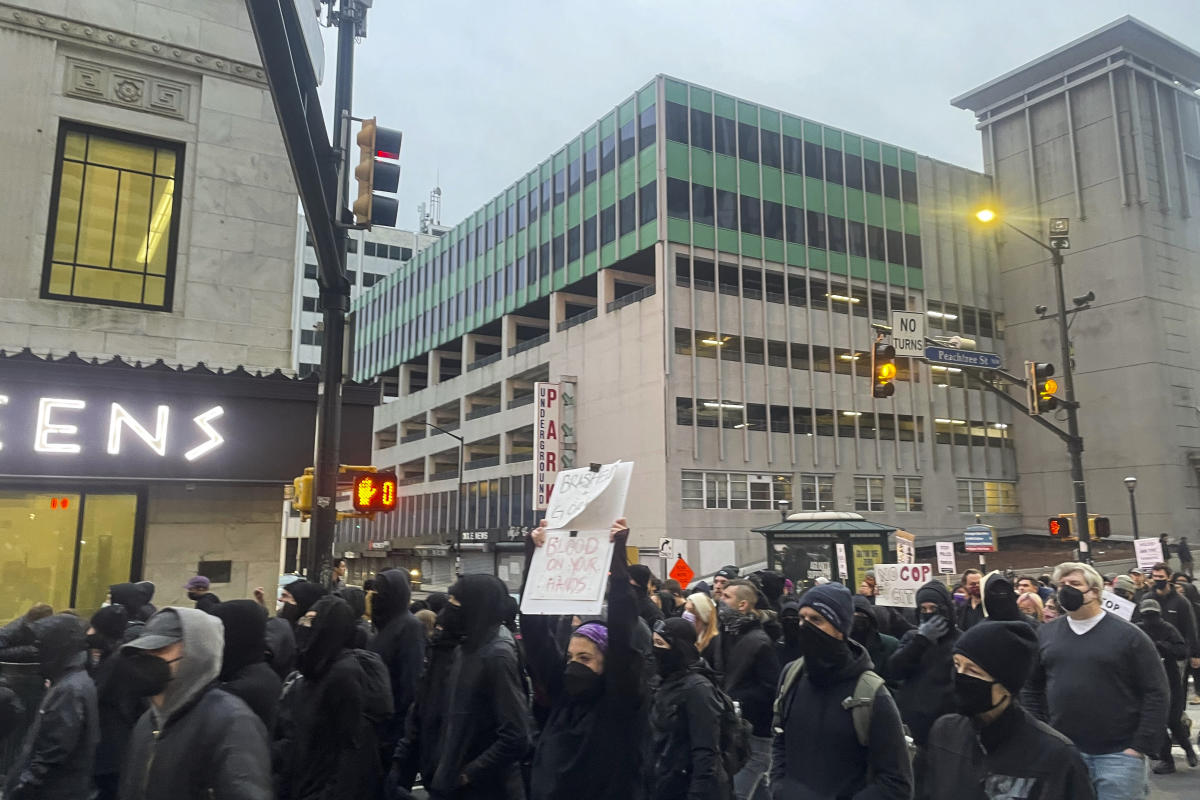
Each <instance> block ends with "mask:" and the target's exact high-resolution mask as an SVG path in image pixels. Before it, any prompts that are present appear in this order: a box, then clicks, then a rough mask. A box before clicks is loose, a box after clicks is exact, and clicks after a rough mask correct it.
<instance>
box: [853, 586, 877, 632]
mask: <svg viewBox="0 0 1200 800" xmlns="http://www.w3.org/2000/svg"><path fill="white" fill-rule="evenodd" d="M860 612H861V613H862V614H864V615H866V617H867V627H868V628H870V631H871V633H878V632H879V617H877V616H875V606H873V605H871V601H870V600H868V599H867V598H866V597H865V596H863V595H861V594H856V595H854V613H855V614H858V613H860Z"/></svg>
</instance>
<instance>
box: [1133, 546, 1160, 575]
mask: <svg viewBox="0 0 1200 800" xmlns="http://www.w3.org/2000/svg"><path fill="white" fill-rule="evenodd" d="M1133 550H1134V552H1135V553H1136V554H1137V565H1138V569H1140V570H1142V571H1143V572H1146V573H1149V572H1150V570H1152V569H1154V565H1155V564H1157V563H1159V562H1160V561H1162V560H1163V551H1162V544H1161V543H1160V542H1159V541H1158V539H1134V540H1133Z"/></svg>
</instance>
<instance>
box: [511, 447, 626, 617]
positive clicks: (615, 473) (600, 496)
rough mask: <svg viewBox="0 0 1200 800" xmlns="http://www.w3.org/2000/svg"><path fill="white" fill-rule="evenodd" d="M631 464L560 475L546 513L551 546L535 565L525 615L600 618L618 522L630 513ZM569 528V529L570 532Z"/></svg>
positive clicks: (536, 557) (537, 553)
mask: <svg viewBox="0 0 1200 800" xmlns="http://www.w3.org/2000/svg"><path fill="white" fill-rule="evenodd" d="M632 476H633V464H632V463H631V462H621V461H618V462H616V463H613V464H605V465H603V466H601V467H600V468H599V469H598V470H592V469H591V468H589V467H584V468H582V469H572V470H565V471H563V472H560V473H558V476H557V477H556V479H555V482H554V491H553V492H552V493H551V495H550V506H549V508H547V509H546V521H547V531H546V542H545V544H543V545H542V546H541V547H539V548H537V549H536V550H535V551H534V554H533V561H532V562H531V563H530V565H529V580H528V581H527V582H526V584H525V593H524V595H523V596H522V597H521V612H522V613H525V614H578V615H581V616H591V615H595V614H599V613H600V612H601V610H602V609H603V606H604V593H605V590H606V589H607V588H608V568H609V565H610V564H611V563H612V552H613V543H612V542H610V541H609V540H608V537H609V528H610V526H611V525H612V522H613V520H615V519H617V518H618V517H621V516H623V515H624V513H625V496H626V494H627V493H628V492H629V481H630V478H631V477H632ZM568 525H569V528H568Z"/></svg>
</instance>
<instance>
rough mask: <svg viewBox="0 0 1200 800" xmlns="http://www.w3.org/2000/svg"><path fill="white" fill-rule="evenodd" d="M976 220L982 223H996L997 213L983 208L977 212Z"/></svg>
mask: <svg viewBox="0 0 1200 800" xmlns="http://www.w3.org/2000/svg"><path fill="white" fill-rule="evenodd" d="M975 219H977V220H979V221H980V222H984V223H987V222H994V221H995V220H996V212H995V211H993V210H992V209H990V208H981V209H979V210H978V211H976V212H975Z"/></svg>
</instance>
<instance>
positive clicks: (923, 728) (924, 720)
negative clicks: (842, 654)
mask: <svg viewBox="0 0 1200 800" xmlns="http://www.w3.org/2000/svg"><path fill="white" fill-rule="evenodd" d="M916 602H917V613H918V619H919V620H920V622H921V625H920V627H918V628H917V629H916V630H912V631H909V632H908V633H906V634H904V637H903V638H902V639H901V640H900V646H899V647H898V648H896V652H895V653H894V654H892V658H891V660H890V661H889V662H888V672H889V676H888V677H889V678H890V679H891V680H893V681H898V682H899V683H900V688H899V689H898V690H897V692H896V705H898V706H899V707H900V716H901V718H903V720H904V723H905V724H906V725H908V728H909V731H910V732H911V733H912V737H913V741H914V742H916V744H917V755H916V758H915V759H914V761H913V774H914V776H915V779H916V787H917V797H922V796H923V795H922V787H923V786H924V775H925V766H926V764H925V758H924V747H925V744H926V743H927V742H928V741H929V729H930V728H932V727H933V723H934V722H935V721H937V718H938V717H940V716H942V715H943V714H949V713H950V712H952V711H953V710H954V678H953V666H954V645H955V643H956V642H957V641H958V637H959V631H958V627H957V626H956V625H955V616H956V614H955V609H954V600H953V598H952V597H951V596H950V590H949V589H947V588H946V584H944V583H942V582H941V581H939V580H937V579H934V580H931V581H929V583H927V584H925V585H924V586H922V587H921V588H920V589H918V590H917V597H916ZM980 613H981V614H982V612H980Z"/></svg>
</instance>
